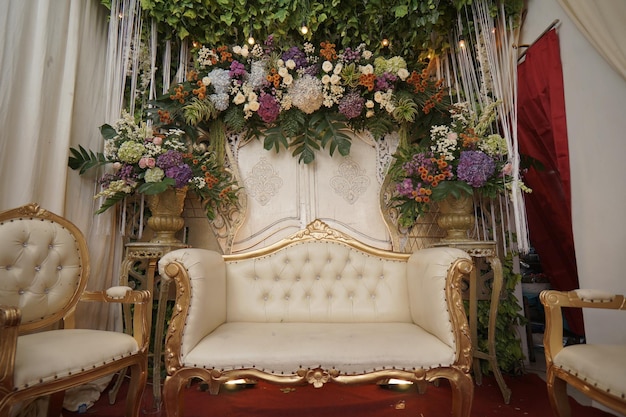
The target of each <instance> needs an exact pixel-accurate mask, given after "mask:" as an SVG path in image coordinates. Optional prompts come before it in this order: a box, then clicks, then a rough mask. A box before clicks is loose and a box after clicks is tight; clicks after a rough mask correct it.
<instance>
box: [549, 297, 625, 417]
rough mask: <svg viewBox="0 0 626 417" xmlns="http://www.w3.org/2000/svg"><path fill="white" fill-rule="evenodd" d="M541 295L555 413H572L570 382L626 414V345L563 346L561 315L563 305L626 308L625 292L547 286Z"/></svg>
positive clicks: (607, 405)
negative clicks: (557, 288) (555, 288)
mask: <svg viewBox="0 0 626 417" xmlns="http://www.w3.org/2000/svg"><path fill="white" fill-rule="evenodd" d="M539 298H540V300H541V303H542V304H543V305H544V309H545V313H546V329H545V333H544V348H545V355H546V379H547V385H548V396H549V398H550V404H551V406H552V410H553V412H554V415H555V416H558V417H569V416H570V415H571V411H570V405H569V399H568V396H567V384H570V385H571V386H572V387H574V388H576V389H577V390H579V391H580V392H582V393H583V394H585V395H587V396H588V397H590V398H591V399H593V400H595V401H597V402H599V403H600V404H603V405H605V406H606V407H609V408H611V409H612V410H615V411H617V412H620V413H622V414H625V415H626V345H600V344H579V345H571V346H565V347H564V346H563V316H562V308H563V307H574V308H602V309H611V310H626V303H625V301H624V296H623V295H614V294H608V293H604V292H600V291H595V290H575V291H569V292H561V291H553V290H547V291H542V292H541V294H540V296H539Z"/></svg>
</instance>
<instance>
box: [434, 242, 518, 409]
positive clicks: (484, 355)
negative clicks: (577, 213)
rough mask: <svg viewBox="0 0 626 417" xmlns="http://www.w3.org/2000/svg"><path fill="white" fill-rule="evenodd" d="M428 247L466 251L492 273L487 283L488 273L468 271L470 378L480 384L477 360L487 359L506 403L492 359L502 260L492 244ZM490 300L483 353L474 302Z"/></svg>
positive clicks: (505, 390)
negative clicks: (485, 348)
mask: <svg viewBox="0 0 626 417" xmlns="http://www.w3.org/2000/svg"><path fill="white" fill-rule="evenodd" d="M432 246H448V247H452V248H459V249H462V250H464V251H465V252H467V253H468V254H469V255H470V256H471V257H472V259H473V260H474V264H475V265H476V264H477V261H478V260H480V259H485V260H486V261H487V262H488V263H489V266H490V267H491V271H492V273H493V280H492V282H491V286H489V285H487V284H488V281H489V280H491V279H492V277H491V275H490V274H486V275H481V274H480V271H478V270H477V268H474V269H473V270H472V272H471V274H470V281H469V285H468V288H467V290H466V291H465V292H464V296H465V297H466V299H467V300H468V301H469V326H470V332H471V338H472V347H473V351H474V379H475V380H476V384H477V385H481V384H482V371H481V369H480V359H485V360H488V361H489V364H490V365H491V369H493V374H494V376H495V378H496V381H497V382H498V386H499V387H500V391H501V392H502V396H503V397H504V403H505V404H508V403H509V401H510V399H511V390H510V389H509V387H508V386H507V385H506V383H505V382H504V378H502V373H501V372H500V367H499V366H498V359H497V358H496V334H495V333H496V319H497V316H498V304H499V303H500V293H501V292H502V285H503V281H504V278H503V275H502V263H501V262H500V258H499V257H498V254H497V253H496V243H495V242H486V241H476V240H447V241H446V240H442V241H440V242H438V243H436V244H434V245H432ZM479 300H491V301H490V305H489V323H488V327H487V330H488V335H487V352H481V351H479V350H478V301H479Z"/></svg>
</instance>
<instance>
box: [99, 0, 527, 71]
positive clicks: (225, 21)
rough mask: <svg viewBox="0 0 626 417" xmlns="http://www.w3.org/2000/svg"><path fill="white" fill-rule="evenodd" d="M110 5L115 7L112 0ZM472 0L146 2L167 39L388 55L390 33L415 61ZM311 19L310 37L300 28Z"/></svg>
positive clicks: (515, 11) (518, 6) (435, 46)
mask: <svg viewBox="0 0 626 417" xmlns="http://www.w3.org/2000/svg"><path fill="white" fill-rule="evenodd" d="M495 3H498V4H499V3H503V4H504V6H505V10H506V12H507V13H508V14H509V15H510V16H513V17H516V16H519V15H520V14H521V11H522V8H523V0H502V1H501V2H495ZM103 4H105V5H107V6H109V7H110V1H108V0H103ZM468 4H471V0H368V1H361V0H342V1H339V0H305V1H303V0H276V1H267V0H179V1H165V0H141V6H142V8H143V10H144V11H145V12H146V14H147V16H148V17H149V18H153V19H155V21H156V22H158V30H159V32H160V37H161V38H165V39H190V40H192V41H197V42H200V43H202V44H206V45H220V44H239V45H242V44H243V43H244V42H246V40H247V38H248V36H250V35H252V36H254V37H255V38H256V39H257V40H264V39H266V38H267V37H268V36H269V35H273V36H274V37H275V39H276V40H278V41H279V42H283V43H285V44H293V43H300V42H301V41H303V40H305V41H310V42H312V43H314V44H318V45H319V43H320V42H322V41H330V42H332V43H335V44H336V45H337V46H338V47H340V48H341V47H346V46H351V45H358V44H360V43H362V42H364V43H366V44H367V46H368V49H371V50H373V51H376V52H380V51H381V50H383V49H385V47H383V46H382V45H381V40H382V39H383V38H386V39H389V41H390V45H389V46H388V47H387V48H388V50H389V53H390V54H393V55H401V56H403V57H404V58H405V59H406V60H407V62H416V61H418V60H421V59H423V58H425V57H426V56H427V55H428V53H429V51H435V52H440V51H443V50H446V49H447V48H448V47H449V44H450V41H449V39H448V34H449V32H450V29H451V28H452V27H454V25H455V23H456V18H457V13H458V11H460V10H461V9H462V8H463V7H464V6H466V5H468ZM494 13H495V10H494ZM303 23H305V24H306V25H307V26H308V28H309V31H308V33H307V34H306V35H302V34H301V33H300V31H299V29H300V27H301V26H302V24H303Z"/></svg>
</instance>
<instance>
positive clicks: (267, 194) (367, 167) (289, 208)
mask: <svg viewBox="0 0 626 417" xmlns="http://www.w3.org/2000/svg"><path fill="white" fill-rule="evenodd" d="M351 136H352V137H353V140H352V147H351V151H350V155H349V156H347V157H343V156H341V155H340V154H339V153H338V152H335V154H334V155H333V156H332V157H331V156H330V155H329V154H328V151H324V150H322V151H320V152H317V153H316V157H315V161H314V162H313V163H311V164H308V165H305V164H301V163H298V160H297V158H294V157H293V156H292V155H291V152H289V151H287V152H285V151H284V150H281V152H279V153H276V152H274V151H266V150H265V149H263V144H262V141H260V140H251V141H249V142H247V143H240V142H238V140H235V141H231V145H232V146H233V155H234V157H235V164H236V165H237V170H238V172H239V177H240V181H241V183H242V184H243V186H244V188H245V193H246V196H247V205H246V207H245V213H243V221H242V222H241V224H240V227H239V228H238V229H237V230H236V231H235V234H234V239H233V243H232V247H231V248H230V251H229V252H231V253H236V252H244V251H248V250H251V249H257V248H259V247H263V246H267V245H269V244H271V243H274V242H276V241H278V240H280V239H282V238H285V237H287V236H289V235H291V234H293V233H294V232H296V231H298V230H300V229H302V228H304V227H305V226H306V225H307V224H308V223H310V222H311V221H313V220H314V219H321V220H323V221H324V222H326V223H327V224H328V225H329V226H331V227H333V228H336V229H338V230H341V231H344V232H346V233H348V234H350V235H351V236H353V237H355V238H357V239H359V240H361V241H362V242H364V243H367V244H369V245H372V246H375V247H378V248H384V249H391V246H392V245H391V238H390V234H389V230H388V227H387V224H386V223H385V221H384V219H383V215H382V212H381V205H380V193H381V186H382V182H383V179H384V173H385V171H386V168H387V165H388V163H389V161H390V155H391V153H392V152H393V151H395V147H396V145H397V137H396V136H395V135H390V136H389V137H388V138H386V139H385V140H380V141H375V140H374V139H373V138H372V137H371V135H369V134H366V133H364V134H356V133H351Z"/></svg>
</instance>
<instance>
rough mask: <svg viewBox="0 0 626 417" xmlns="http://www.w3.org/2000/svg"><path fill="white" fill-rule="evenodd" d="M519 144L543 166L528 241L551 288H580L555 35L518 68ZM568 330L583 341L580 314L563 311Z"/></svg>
mask: <svg viewBox="0 0 626 417" xmlns="http://www.w3.org/2000/svg"><path fill="white" fill-rule="evenodd" d="M517 106H518V120H517V123H518V138H519V148H520V153H521V154H522V155H528V156H530V157H532V158H534V159H536V160H537V161H539V162H540V163H541V164H542V165H543V168H541V169H537V168H531V169H529V171H528V173H527V174H526V175H525V176H524V182H525V183H526V184H527V185H528V186H529V187H530V188H532V190H533V191H532V193H531V194H528V195H527V196H526V211H527V217H528V227H529V229H530V241H531V244H532V245H533V247H534V248H535V250H536V251H537V253H538V254H539V257H540V259H541V266H542V268H543V272H544V273H545V274H546V275H548V277H549V278H550V284H551V287H552V288H554V289H557V290H562V291H569V290H573V289H576V288H578V271H577V268H576V253H575V251H574V235H573V232H572V215H571V207H572V203H571V194H570V167H569V150H568V144H567V123H566V118H565V96H564V92H563V71H562V67H561V56H560V48H559V38H558V35H557V33H556V31H555V30H554V29H552V30H550V31H549V32H547V33H546V34H545V35H544V36H542V37H541V38H540V39H539V40H537V42H535V43H534V44H533V45H531V46H530V47H529V48H528V50H527V52H526V56H525V60H524V61H523V62H522V63H520V64H519V65H518V104H517ZM565 319H566V322H567V325H568V327H569V330H571V331H572V332H573V333H575V334H577V335H580V336H582V335H584V324H583V318H582V312H580V310H578V311H576V310H569V309H567V310H566V311H565Z"/></svg>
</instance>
